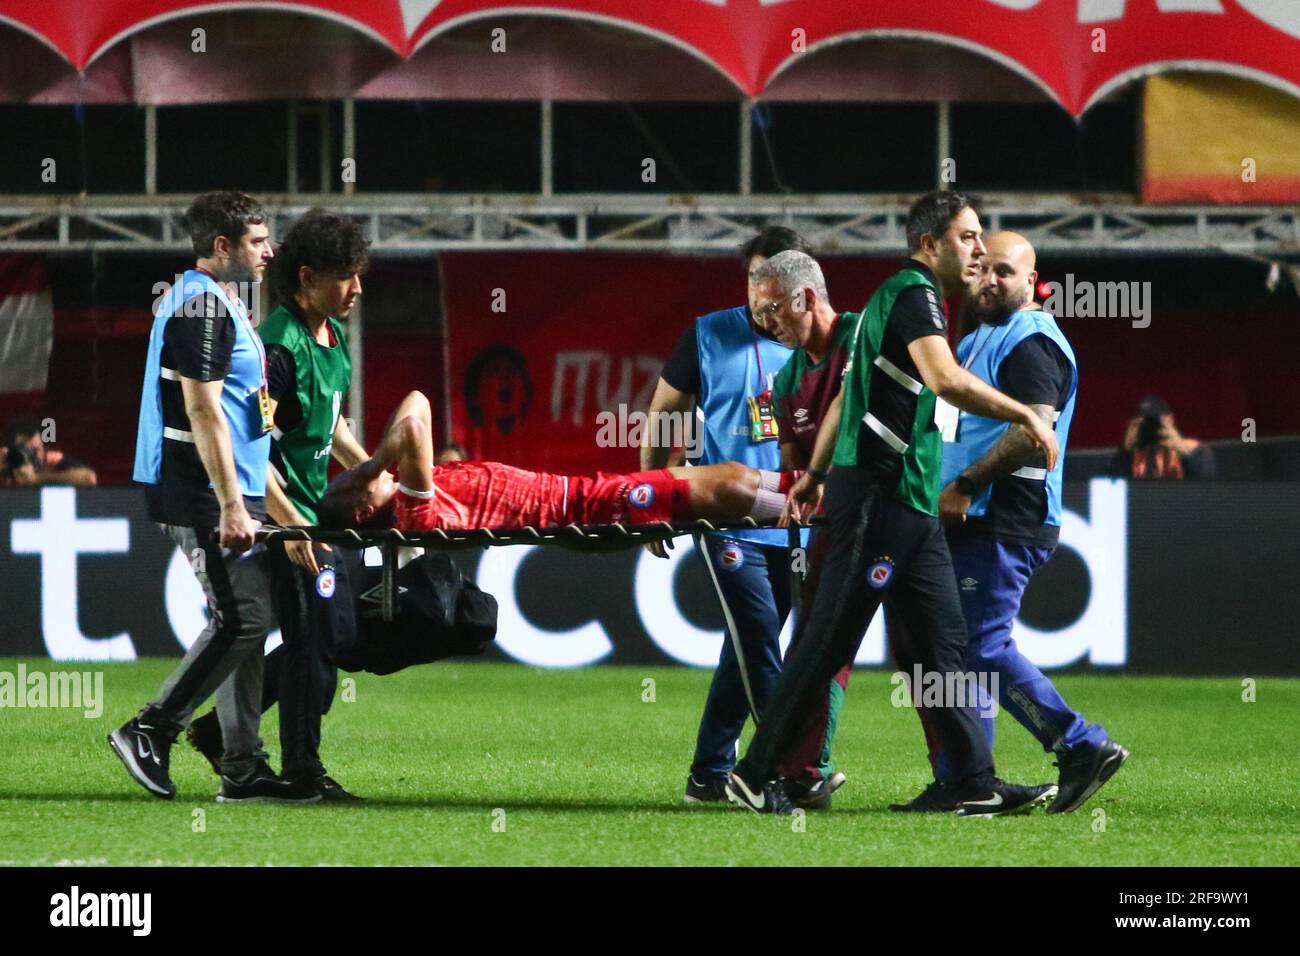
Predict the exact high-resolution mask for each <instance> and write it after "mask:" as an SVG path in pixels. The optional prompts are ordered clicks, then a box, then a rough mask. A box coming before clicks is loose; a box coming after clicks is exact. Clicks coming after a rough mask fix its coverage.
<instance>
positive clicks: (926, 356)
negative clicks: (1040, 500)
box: [818, 335, 1058, 471]
mask: <svg viewBox="0 0 1300 956" xmlns="http://www.w3.org/2000/svg"><path fill="white" fill-rule="evenodd" d="M907 351H908V353H909V354H910V355H911V356H912V361H913V362H915V363H916V369H917V371H918V372H920V373H921V380H922V381H923V382H925V385H926V387H927V388H928V389H930V391H932V392H934V393H935V394H936V395H938V396H939V397H940V398H942V399H943V400H944V401H946V402H951V403H952V404H953V405H956V406H957V407H958V408H960V409H961V410H962V411H965V412H970V413H971V414H972V415H982V416H984V417H985V418H996V419H998V420H999V421H1004V422H1011V423H1013V424H1016V425H1021V426H1023V428H1024V431H1025V433H1026V434H1027V435H1028V436H1029V437H1030V439H1031V440H1032V441H1033V442H1034V445H1035V446H1036V447H1038V448H1041V449H1043V453H1044V455H1045V456H1046V459H1047V464H1046V467H1047V470H1048V471H1051V470H1052V469H1053V468H1055V467H1056V456H1057V454H1058V449H1057V444H1056V433H1055V432H1054V431H1053V430H1052V426H1051V424H1050V423H1045V422H1044V421H1043V420H1042V419H1041V418H1039V417H1038V415H1036V414H1035V413H1034V412H1033V410H1032V409H1030V407H1029V406H1028V405H1022V404H1021V403H1020V402H1017V401H1016V400H1015V399H1014V398H1011V397H1010V396H1007V395H1004V394H1003V393H1002V392H999V391H998V390H997V389H996V388H993V387H992V386H990V385H986V384H984V382H982V381H980V380H979V379H978V378H976V377H975V376H974V375H972V374H971V373H970V372H968V371H966V369H964V368H962V367H961V366H960V365H958V364H957V360H956V359H955V358H953V355H952V350H951V349H950V348H949V347H948V341H947V340H946V339H945V338H943V337H942V336H940V335H926V336H922V337H921V338H919V339H916V340H914V341H913V342H912V343H911V344H909V345H908V346H907ZM820 437H821V436H820V435H819V436H818V438H819V439H820Z"/></svg>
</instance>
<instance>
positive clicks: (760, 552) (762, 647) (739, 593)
mask: <svg viewBox="0 0 1300 956" xmlns="http://www.w3.org/2000/svg"><path fill="white" fill-rule="evenodd" d="M700 556H701V557H702V558H703V559H704V560H705V562H706V563H707V564H708V566H709V575H710V578H711V580H712V582H713V583H714V585H715V589H716V591H717V594H718V600H719V602H720V603H721V604H722V611H723V618H724V619H725V621H726V626H727V631H728V634H727V637H726V638H725V639H724V640H723V642H722V655H721V657H720V658H719V659H718V668H717V670H715V671H714V672H713V682H712V683H711V684H710V685H709V696H708V699H707V700H706V701H705V703H704V715H703V716H702V717H701V718H700V730H699V734H698V736H697V738H696V743H695V759H694V761H693V762H692V763H691V774H692V776H694V777H695V779H696V780H697V781H699V782H701V783H703V782H705V781H707V780H709V779H717V778H721V777H726V776H727V775H728V774H729V773H731V770H732V767H733V766H734V765H735V762H736V744H737V742H738V741H739V740H740V732H741V731H742V730H743V729H744V727H745V720H746V718H748V717H749V716H750V715H751V697H752V707H753V709H754V711H756V713H755V714H754V716H755V717H756V718H758V717H761V716H762V714H763V708H764V707H765V706H766V704H767V702H768V701H769V700H770V699H771V697H772V692H773V690H774V689H775V688H776V682H777V679H778V678H779V677H780V676H781V645H780V637H781V628H782V627H784V626H785V619H786V617H787V615H789V613H790V556H789V551H788V550H787V549H786V548H783V547H770V546H767V545H760V544H755V543H754V542H752V541H738V540H732V539H729V538H722V537H719V536H717V535H705V536H704V537H703V538H702V541H701V548H700ZM736 643H739V644H740V649H741V654H742V656H743V657H744V666H743V667H742V666H741V662H740V660H739V659H738V658H737V657H736V651H735V647H734V645H735V644H736Z"/></svg>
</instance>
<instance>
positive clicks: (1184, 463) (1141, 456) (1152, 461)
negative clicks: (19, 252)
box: [1109, 395, 1214, 479]
mask: <svg viewBox="0 0 1300 956" xmlns="http://www.w3.org/2000/svg"><path fill="white" fill-rule="evenodd" d="M1109 474H1110V476H1111V477H1112V478H1134V479H1137V478H1163V479H1183V478H1213V477H1214V454H1213V453H1212V452H1211V451H1210V449H1209V447H1208V446H1207V445H1202V444H1201V443H1200V442H1199V441H1196V440H1195V439H1194V438H1184V437H1183V436H1182V434H1181V433H1179V431H1178V428H1177V427H1176V426H1175V425H1174V416H1173V412H1172V411H1170V409H1169V403H1168V402H1166V401H1165V400H1164V399H1163V398H1158V397H1156V396H1154V395H1151V396H1148V397H1147V398H1144V399H1142V401H1141V402H1140V403H1139V404H1138V414H1137V417H1136V418H1134V419H1133V420H1132V421H1131V422H1129V423H1128V430H1127V431H1126V432H1125V433H1124V444H1123V445H1122V446H1121V447H1120V448H1118V449H1116V451H1115V456H1114V457H1113V458H1111V460H1110V469H1109Z"/></svg>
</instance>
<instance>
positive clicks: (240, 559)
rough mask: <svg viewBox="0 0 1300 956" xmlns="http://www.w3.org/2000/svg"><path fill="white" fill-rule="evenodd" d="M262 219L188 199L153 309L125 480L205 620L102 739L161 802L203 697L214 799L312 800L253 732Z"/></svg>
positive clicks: (259, 622) (263, 582) (265, 398)
mask: <svg viewBox="0 0 1300 956" xmlns="http://www.w3.org/2000/svg"><path fill="white" fill-rule="evenodd" d="M266 223H267V216H266V213H265V211H264V210H263V209H262V207H261V205H260V204H259V203H258V202H257V201H256V200H254V199H253V198H252V197H250V196H246V195H244V194H243V193H237V192H213V193H205V194H204V195H202V196H199V197H198V198H197V199H196V200H195V201H194V203H193V204H192V205H191V206H190V208H189V210H188V211H187V212H186V214H185V224H186V228H187V229H188V231H189V233H190V239H191V242H192V244H193V248H194V253H195V256H196V259H197V261H196V264H195V267H194V268H193V269H189V270H186V271H185V272H184V273H183V274H182V275H180V276H178V277H177V278H176V281H175V283H174V284H172V285H170V287H169V288H168V290H167V291H166V293H165V294H163V295H162V296H160V297H159V298H158V300H157V301H156V302H155V304H154V322H153V327H152V329H151V331H150V333H149V351H148V354H147V356H146V358H145V368H144V381H143V387H142V389H141V395H140V419H139V425H138V430H137V435H136V448H135V473H134V477H135V480H136V481H138V482H140V483H141V484H143V485H144V487H145V500H146V502H147V505H148V512H149V517H150V518H151V519H152V520H153V521H154V522H155V523H157V525H158V526H159V528H161V529H162V531H163V532H164V533H166V534H167V535H168V537H170V538H171V539H172V541H173V542H175V544H176V545H177V547H179V548H180V550H181V553H182V554H183V555H184V557H185V559H186V561H187V562H188V564H189V565H190V567H191V569H192V570H193V571H194V576H195V577H196V578H197V579H198V582H199V584H200V586H201V587H202V588H203V593H204V596H205V597H206V598H207V603H208V611H209V622H208V626H207V627H205V628H204V629H203V632H202V633H201V634H199V635H198V636H197V637H196V638H195V639H194V641H193V643H192V644H191V645H190V647H189V651H188V652H187V653H186V655H185V659H184V660H182V661H181V663H180V665H179V666H178V667H177V668H176V670H175V671H173V672H172V674H171V675H170V676H169V677H168V678H167V680H166V681H164V682H163V686H162V689H161V690H160V691H159V693H158V697H157V699H155V700H154V701H152V702H151V703H149V704H148V705H147V706H146V707H145V708H144V709H143V710H142V711H141V712H140V713H139V715H138V716H136V717H134V718H132V719H131V720H129V721H127V723H125V724H124V725H123V726H121V727H119V728H118V729H117V730H115V731H113V732H112V733H111V734H109V735H108V742H109V745H110V746H111V747H112V749H113V751H114V753H116V754H117V756H118V758H119V759H120V760H121V761H122V763H123V765H124V766H125V767H126V769H127V772H128V773H130V775H131V777H132V779H134V780H135V781H136V782H137V783H138V784H140V786H142V787H144V788H145V789H146V790H148V791H149V792H150V793H151V794H153V795H154V796H156V797H160V798H162V799H164V800H170V799H173V798H174V797H175V796H176V785H175V784H174V783H173V782H172V780H171V776H170V773H169V760H170V754H171V748H172V745H173V744H174V743H175V741H176V736H177V735H178V734H179V733H180V732H181V731H182V730H184V729H185V727H186V726H187V725H188V724H189V722H190V720H191V718H192V717H193V715H194V710H195V708H197V707H198V706H199V705H200V704H202V703H203V701H204V700H205V699H206V698H208V697H209V696H211V695H212V694H213V693H214V692H215V693H216V694H217V716H218V718H219V720H220V722H221V729H222V733H223V736H224V738H225V753H224V754H223V756H222V760H221V772H222V776H221V792H220V794H219V795H218V796H217V799H218V800H219V801H223V802H230V801H242V800H294V801H297V800H299V799H300V798H301V799H302V802H312V800H313V799H314V800H319V799H320V796H319V793H315V794H314V795H313V794H312V793H307V792H304V793H298V792H296V791H295V788H294V786H293V785H292V784H290V783H289V782H287V781H284V780H281V779H280V778H279V777H277V776H276V775H275V774H274V773H273V772H272V771H271V770H270V768H269V767H268V766H267V762H266V751H264V750H263V749H262V741H261V738H260V736H259V734H258V729H259V724H260V718H261V703H262V651H263V647H264V645H265V643H266V636H267V633H268V631H269V630H270V629H271V626H272V622H273V618H272V613H271V602H270V579H269V576H268V571H267V568H266V565H265V554H264V550H263V548H262V546H261V545H257V544H255V536H256V534H257V529H258V524H259V522H261V521H263V520H265V518H266V505H265V496H266V473H267V461H268V458H269V455H270V451H271V434H270V433H271V426H272V418H271V406H270V400H269V395H268V389H267V378H266V352H265V350H264V349H263V348H262V343H261V341H260V340H259V339H258V336H257V332H256V331H255V329H254V327H253V321H252V316H251V315H250V314H249V308H248V303H250V302H255V301H256V298H255V293H256V285H255V282H256V281H257V280H259V279H260V278H261V276H262V273H263V272H264V271H265V269H266V266H267V263H269V262H270V261H271V259H272V257H273V255H274V253H273V252H272V249H271V242H270V235H269V230H268V228H267V225H266ZM227 678H230V679H229V680H227ZM218 688H219V689H218Z"/></svg>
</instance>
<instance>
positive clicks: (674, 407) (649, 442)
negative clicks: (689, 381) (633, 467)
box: [641, 378, 695, 558]
mask: <svg viewBox="0 0 1300 956" xmlns="http://www.w3.org/2000/svg"><path fill="white" fill-rule="evenodd" d="M694 406H695V398H694V396H692V395H690V394H689V393H687V392H682V391H679V390H677V389H675V388H673V387H672V386H671V385H669V384H668V383H667V382H665V381H664V380H663V379H662V378H661V379H659V381H658V383H656V385H655V393H654V395H652V396H651V398H650V408H649V409H648V410H647V416H646V417H647V418H648V420H649V427H647V428H646V430H645V434H644V435H643V436H642V437H641V470H642V471H652V470H654V469H655V468H666V467H667V466H668V463H669V462H670V461H671V460H672V456H673V449H672V448H664V447H660V445H659V443H658V442H656V441H655V436H656V435H660V434H672V431H671V430H670V429H664V430H661V429H660V428H659V419H658V416H660V415H663V414H665V413H671V412H677V413H678V414H685V413H687V412H689V411H690V410H691V409H692V408H693V407H694ZM692 424H693V423H692ZM645 547H646V550H647V551H649V552H650V553H651V554H653V555H654V556H655V557H656V558H666V557H668V550H669V549H671V548H672V547H673V542H672V539H671V538H668V539H666V540H664V541H651V542H649V543H647V544H646V546H645Z"/></svg>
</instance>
